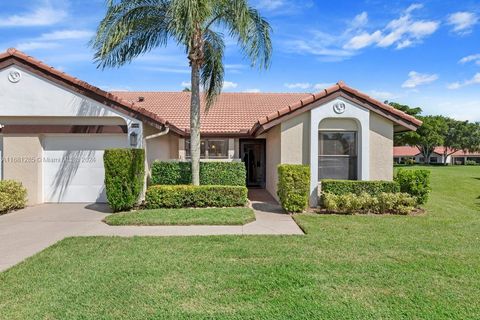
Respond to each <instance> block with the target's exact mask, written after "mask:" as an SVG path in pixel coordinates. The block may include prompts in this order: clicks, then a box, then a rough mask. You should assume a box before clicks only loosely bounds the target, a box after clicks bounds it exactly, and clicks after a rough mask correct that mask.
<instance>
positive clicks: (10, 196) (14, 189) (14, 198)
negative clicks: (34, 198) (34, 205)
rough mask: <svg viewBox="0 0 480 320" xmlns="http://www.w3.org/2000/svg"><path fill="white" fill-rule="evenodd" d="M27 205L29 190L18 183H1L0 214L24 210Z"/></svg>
mask: <svg viewBox="0 0 480 320" xmlns="http://www.w3.org/2000/svg"><path fill="white" fill-rule="evenodd" d="M26 205H27V189H25V187H24V186H23V185H22V184H21V183H20V182H17V181H13V180H2V181H0V214H4V213H7V212H9V211H11V210H15V209H22V208H25V206H26Z"/></svg>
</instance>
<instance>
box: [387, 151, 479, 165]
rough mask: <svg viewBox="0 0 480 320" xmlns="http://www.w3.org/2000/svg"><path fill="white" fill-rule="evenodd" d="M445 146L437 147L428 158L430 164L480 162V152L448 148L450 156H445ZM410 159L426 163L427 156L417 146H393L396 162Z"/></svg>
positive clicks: (394, 160) (399, 162)
mask: <svg viewBox="0 0 480 320" xmlns="http://www.w3.org/2000/svg"><path fill="white" fill-rule="evenodd" d="M444 150H445V148H444V147H436V148H435V150H434V152H433V153H432V154H431V155H430V157H429V158H428V161H427V163H430V164H436V163H441V164H458V165H461V164H465V163H466V162H467V161H475V162H477V163H479V164H480V153H478V152H465V151H462V150H460V151H456V152H453V153H452V151H453V150H448V152H447V153H448V156H447V157H445V156H444ZM408 159H413V160H414V161H415V163H425V157H424V156H423V154H422V153H421V152H420V150H419V149H418V148H417V147H412V146H399V147H394V148H393V162H394V163H396V164H401V163H405V162H406V161H407V160H408Z"/></svg>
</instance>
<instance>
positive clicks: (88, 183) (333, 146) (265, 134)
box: [0, 49, 421, 204]
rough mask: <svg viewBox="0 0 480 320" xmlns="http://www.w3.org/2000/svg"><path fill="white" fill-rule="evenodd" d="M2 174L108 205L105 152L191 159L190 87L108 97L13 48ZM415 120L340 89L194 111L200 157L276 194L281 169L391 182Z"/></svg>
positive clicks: (236, 96)
mask: <svg viewBox="0 0 480 320" xmlns="http://www.w3.org/2000/svg"><path fill="white" fill-rule="evenodd" d="M0 93H1V96H2V100H1V102H0V123H1V124H2V125H3V128H2V139H1V142H2V143H1V151H2V156H3V159H4V161H3V163H2V178H3V179H15V180H18V181H21V182H22V183H23V184H24V185H25V186H26V188H27V190H28V195H29V203H30V204H36V203H43V202H105V200H106V197H105V190H104V184H103V179H104V171H103V170H104V169H103V159H102V156H103V150H105V149H108V148H118V147H145V149H146V154H147V160H148V164H151V163H152V162H153V161H154V160H157V159H158V160H185V161H188V158H189V129H188V128H189V105H190V93H186V92H115V93H108V92H105V91H103V90H101V89H99V88H96V87H94V86H91V85H89V84H87V83H85V82H83V81H80V80H78V79H76V78H73V77H71V76H69V75H67V74H65V73H63V72H60V71H58V70H55V69H53V68H52V67H50V66H48V65H46V64H43V63H42V62H40V61H38V60H36V59H34V58H32V57H29V56H27V55H25V54H23V53H21V52H19V51H16V50H14V49H9V50H8V51H7V52H6V53H3V54H0ZM420 124H421V122H420V121H419V120H417V119H415V118H414V117H412V116H409V115H407V114H405V113H403V112H401V111H398V110H396V109H394V108H392V107H390V106H388V105H385V104H383V103H381V102H379V101H377V100H374V99H372V98H370V97H368V96H367V95H365V94H363V93H360V92H358V91H356V90H354V89H352V88H350V87H348V86H346V85H345V84H344V83H343V82H339V83H338V84H337V85H334V86H332V87H330V88H327V89H325V90H323V91H321V92H319V93H316V94H309V93H223V94H221V95H220V96H219V97H218V99H217V101H216V103H215V105H214V106H212V108H211V110H210V111H209V112H208V114H205V112H203V111H202V127H201V134H202V142H201V153H202V158H204V161H239V160H242V161H245V163H246V168H247V175H248V178H247V184H248V186H250V187H262V188H263V187H264V188H266V189H267V190H268V191H269V192H270V193H271V194H272V195H273V196H275V197H276V189H277V166H278V165H279V164H281V163H291V164H306V165H309V166H310V168H311V177H310V186H311V187H310V188H311V200H312V204H314V203H316V199H317V187H318V181H319V179H323V178H334V179H353V180H355V179H358V180H390V179H392V175H393V168H392V167H393V161H392V160H393V157H392V154H393V134H394V132H400V131H407V130H416V128H417V127H418V126H419V125H420Z"/></svg>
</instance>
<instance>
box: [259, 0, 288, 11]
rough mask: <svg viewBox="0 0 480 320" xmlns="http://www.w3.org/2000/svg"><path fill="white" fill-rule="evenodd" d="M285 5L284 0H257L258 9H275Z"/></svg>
mask: <svg viewBox="0 0 480 320" xmlns="http://www.w3.org/2000/svg"><path fill="white" fill-rule="evenodd" d="M284 5H285V1H284V0H260V1H259V2H258V8H259V9H265V10H277V9H279V8H281V7H283V6H284Z"/></svg>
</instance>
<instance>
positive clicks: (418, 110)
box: [385, 100, 423, 117]
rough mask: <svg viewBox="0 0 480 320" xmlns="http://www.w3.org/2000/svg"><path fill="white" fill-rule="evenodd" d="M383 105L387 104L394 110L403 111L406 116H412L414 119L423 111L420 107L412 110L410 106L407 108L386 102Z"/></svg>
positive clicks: (403, 105)
mask: <svg viewBox="0 0 480 320" xmlns="http://www.w3.org/2000/svg"><path fill="white" fill-rule="evenodd" d="M385 104H388V105H390V106H392V107H394V108H395V109H398V110H400V111H403V112H405V113H406V114H409V115H411V116H414V117H416V116H419V115H420V114H421V113H422V111H423V110H422V108H420V107H415V108H412V107H410V106H407V105H406V104H400V103H396V102H389V101H388V100H386V101H385Z"/></svg>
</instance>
